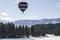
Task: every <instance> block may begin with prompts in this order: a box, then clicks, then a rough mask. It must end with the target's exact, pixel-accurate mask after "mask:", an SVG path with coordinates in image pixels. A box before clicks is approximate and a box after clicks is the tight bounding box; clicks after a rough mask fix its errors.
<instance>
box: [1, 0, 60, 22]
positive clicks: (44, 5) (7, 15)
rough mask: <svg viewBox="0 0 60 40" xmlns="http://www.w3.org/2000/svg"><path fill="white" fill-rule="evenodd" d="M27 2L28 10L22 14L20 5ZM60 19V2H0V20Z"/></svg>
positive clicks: (43, 0)
mask: <svg viewBox="0 0 60 40" xmlns="http://www.w3.org/2000/svg"><path fill="white" fill-rule="evenodd" d="M21 1H25V2H27V3H28V8H27V10H26V11H25V12H24V14H22V12H21V11H20V10H19V8H18V3H19V2H21ZM45 18H46V19H51V18H60V0H0V20H6V21H15V20H37V19H38V20H40V19H45Z"/></svg>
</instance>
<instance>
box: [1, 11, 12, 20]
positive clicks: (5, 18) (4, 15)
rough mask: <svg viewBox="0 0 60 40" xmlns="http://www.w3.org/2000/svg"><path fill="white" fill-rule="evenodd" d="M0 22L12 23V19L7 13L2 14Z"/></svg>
mask: <svg viewBox="0 0 60 40" xmlns="http://www.w3.org/2000/svg"><path fill="white" fill-rule="evenodd" d="M0 20H5V21H13V18H11V17H10V15H9V14H8V13H6V12H2V13H0Z"/></svg>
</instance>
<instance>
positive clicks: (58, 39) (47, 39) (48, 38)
mask: <svg viewBox="0 0 60 40" xmlns="http://www.w3.org/2000/svg"><path fill="white" fill-rule="evenodd" d="M0 40H60V36H54V35H51V34H46V36H45V37H43V36H40V37H30V38H11V39H7V38H5V39H0Z"/></svg>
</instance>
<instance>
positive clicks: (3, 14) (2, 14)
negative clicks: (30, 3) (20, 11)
mask: <svg viewBox="0 0 60 40" xmlns="http://www.w3.org/2000/svg"><path fill="white" fill-rule="evenodd" d="M0 15H1V16H8V14H7V13H5V12H2V13H1V14H0Z"/></svg>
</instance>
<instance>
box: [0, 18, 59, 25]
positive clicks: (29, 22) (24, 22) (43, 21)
mask: <svg viewBox="0 0 60 40" xmlns="http://www.w3.org/2000/svg"><path fill="white" fill-rule="evenodd" d="M0 22H3V23H7V22H8V21H4V20H0ZM13 23H14V24H15V25H28V26H31V25H34V24H48V23H53V24H55V23H60V18H57V19H41V20H17V21H14V22H13Z"/></svg>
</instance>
